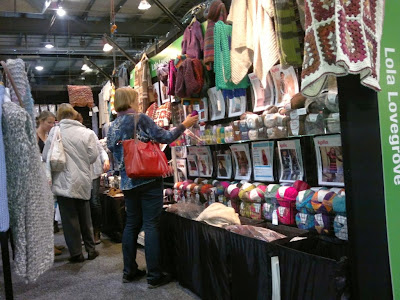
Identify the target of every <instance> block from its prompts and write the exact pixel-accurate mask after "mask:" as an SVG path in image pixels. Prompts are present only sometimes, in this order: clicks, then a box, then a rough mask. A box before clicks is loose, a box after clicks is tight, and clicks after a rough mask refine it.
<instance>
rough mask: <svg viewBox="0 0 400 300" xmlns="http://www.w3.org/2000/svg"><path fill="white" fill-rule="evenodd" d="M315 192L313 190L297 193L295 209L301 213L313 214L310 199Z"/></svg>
mask: <svg viewBox="0 0 400 300" xmlns="http://www.w3.org/2000/svg"><path fill="white" fill-rule="evenodd" d="M314 194H315V192H314V191H313V190H305V191H301V192H299V194H298V195H297V197H296V209H297V210H298V211H299V212H302V213H306V214H307V213H311V214H313V213H314V208H313V206H312V204H311V199H312V197H313V196H314Z"/></svg>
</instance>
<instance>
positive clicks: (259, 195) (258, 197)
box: [248, 187, 265, 203]
mask: <svg viewBox="0 0 400 300" xmlns="http://www.w3.org/2000/svg"><path fill="white" fill-rule="evenodd" d="M248 197H249V200H250V202H256V203H261V202H262V201H264V199H265V194H264V192H263V191H262V190H261V189H259V188H258V187H256V188H255V189H253V190H251V191H250V193H249V195H248Z"/></svg>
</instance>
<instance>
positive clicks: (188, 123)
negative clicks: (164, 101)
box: [182, 115, 199, 128]
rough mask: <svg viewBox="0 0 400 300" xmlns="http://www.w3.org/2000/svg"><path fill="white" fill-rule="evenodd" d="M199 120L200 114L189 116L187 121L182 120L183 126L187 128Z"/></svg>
mask: <svg viewBox="0 0 400 300" xmlns="http://www.w3.org/2000/svg"><path fill="white" fill-rule="evenodd" d="M197 121H199V116H198V115H197V116H191V115H189V116H187V117H186V119H185V121H183V122H182V124H183V126H185V128H190V127H192V126H193V125H194V124H196V123H197Z"/></svg>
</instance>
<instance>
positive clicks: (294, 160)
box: [278, 140, 304, 183]
mask: <svg viewBox="0 0 400 300" xmlns="http://www.w3.org/2000/svg"><path fill="white" fill-rule="evenodd" d="M278 153H279V162H280V167H281V175H280V178H279V181H280V182H289V183H293V182H295V181H296V180H304V167H303V158H302V156H301V145H300V140H286V141H278Z"/></svg>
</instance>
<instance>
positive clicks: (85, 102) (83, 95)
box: [67, 85, 94, 107]
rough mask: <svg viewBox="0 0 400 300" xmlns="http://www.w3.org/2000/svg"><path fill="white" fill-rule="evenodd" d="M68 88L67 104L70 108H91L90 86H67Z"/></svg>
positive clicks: (92, 102)
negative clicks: (69, 104)
mask: <svg viewBox="0 0 400 300" xmlns="http://www.w3.org/2000/svg"><path fill="white" fill-rule="evenodd" d="M67 87H68V96H69V103H71V105H72V106H78V107H85V106H88V107H93V106H94V100H93V93H92V89H91V88H90V86H86V85H67Z"/></svg>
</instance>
